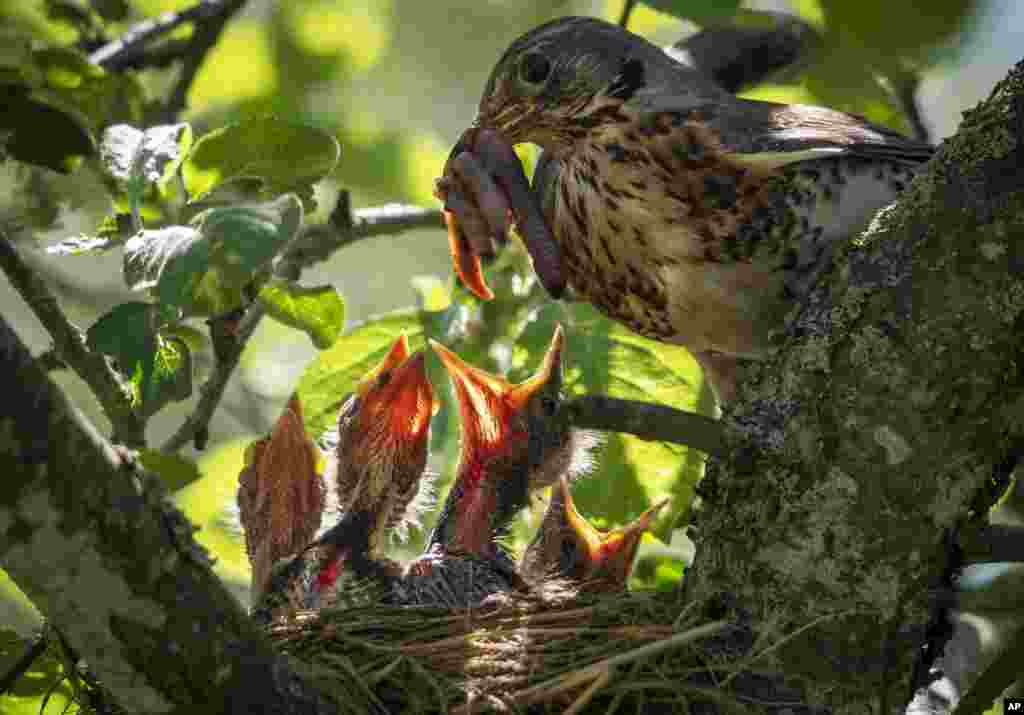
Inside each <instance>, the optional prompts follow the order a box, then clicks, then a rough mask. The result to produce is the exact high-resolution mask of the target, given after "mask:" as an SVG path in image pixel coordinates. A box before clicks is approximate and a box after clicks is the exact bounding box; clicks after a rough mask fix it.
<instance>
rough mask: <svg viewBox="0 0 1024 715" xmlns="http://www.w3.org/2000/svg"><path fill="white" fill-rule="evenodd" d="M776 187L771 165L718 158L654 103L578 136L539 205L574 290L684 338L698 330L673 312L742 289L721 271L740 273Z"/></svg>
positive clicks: (625, 317) (629, 320) (770, 214)
mask: <svg viewBox="0 0 1024 715" xmlns="http://www.w3.org/2000/svg"><path fill="white" fill-rule="evenodd" d="M777 187H778V182H777V180H776V178H775V176H774V173H771V172H763V171H754V170H752V169H750V168H747V167H744V166H742V165H740V164H737V163H735V162H733V161H731V160H729V159H728V158H727V157H726V155H725V154H724V152H723V151H722V150H721V148H720V145H719V144H718V143H717V141H716V140H715V137H714V136H712V135H711V134H710V133H709V132H708V131H706V130H705V129H704V128H703V127H702V126H701V125H699V124H697V123H695V122H693V121H689V120H685V119H683V118H682V115H679V114H668V113H666V114H661V115H657V116H655V117H653V118H651V119H647V120H645V121H644V122H632V123H627V124H616V125H609V126H607V127H602V128H600V129H599V130H595V131H593V132H591V133H590V134H589V135H588V137H587V138H586V139H585V140H582V141H580V142H578V143H577V144H576V147H575V151H573V152H570V153H567V154H565V155H564V156H563V157H562V159H561V168H560V172H559V174H558V177H557V180H556V181H555V182H554V185H553V186H552V188H551V190H550V195H549V197H548V200H547V201H546V202H545V207H546V209H547V211H548V216H547V218H548V222H549V225H550V226H551V227H552V230H553V233H554V235H555V238H556V240H557V241H558V243H559V246H560V248H561V250H562V253H563V257H564V260H565V266H566V272H567V274H568V278H569V283H570V285H571V286H572V287H573V289H574V290H575V291H576V292H577V293H578V294H579V295H580V296H581V297H584V298H586V299H588V300H590V301H591V302H593V303H595V304H596V305H597V306H598V307H599V308H601V309H602V311H604V312H605V313H606V314H608V315H609V316H610V317H612V318H614V319H616V320H619V321H621V322H623V323H625V324H627V325H629V326H630V327H632V328H633V329H634V330H637V331H638V332H641V333H643V334H646V335H648V336H650V337H655V338H659V339H662V340H670V341H673V342H682V343H684V344H691V345H693V344H695V343H703V342H707V341H706V340H704V339H702V338H699V337H698V336H697V335H695V334H692V333H693V330H691V329H690V328H689V327H687V326H682V325H680V323H681V322H682V321H685V320H688V318H686V317H683V316H686V315H687V314H691V313H693V312H694V310H695V309H696V307H699V306H702V305H703V306H705V307H707V306H712V305H714V304H715V303H716V302H721V300H722V297H723V295H725V296H728V294H729V293H730V292H738V293H742V292H743V290H742V289H740V288H738V287H737V286H736V285H734V281H735V280H736V279H734V278H733V277H732V276H731V275H729V273H731V272H734V270H738V271H739V272H740V273H742V274H744V275H743V276H741V280H742V281H744V282H745V283H749V280H748V279H747V277H746V274H747V273H749V272H750V268H749V265H743V264H749V259H750V256H751V255H752V253H753V252H754V250H755V249H756V248H757V247H758V244H759V243H761V240H760V239H761V238H762V237H763V236H765V235H768V231H767V230H766V229H771V228H773V226H770V225H769V224H770V223H772V222H773V221H775V222H776V223H777V216H778V211H777V210H775V206H776V205H778V204H779V203H780V202H779V200H778V190H777ZM755 227H758V228H755ZM723 272H724V274H723ZM734 289H736V290H734ZM708 294H715V295H714V296H713V297H712V298H711V299H709V298H708ZM737 297H738V298H740V299H741V300H742V299H743V298H742V295H740V296H737ZM726 300H727V302H728V298H727V299H726ZM690 318H692V315H691V316H690ZM697 330H698V331H699V330H700V329H699V327H698V328H697ZM712 342H714V341H712Z"/></svg>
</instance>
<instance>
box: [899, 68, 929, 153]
mask: <svg viewBox="0 0 1024 715" xmlns="http://www.w3.org/2000/svg"><path fill="white" fill-rule="evenodd" d="M920 84H921V78H920V77H918V76H917V75H916V74H915V75H911V76H910V77H907V78H905V79H904V78H897V79H896V81H895V85H896V86H895V91H896V98H897V99H898V100H899V102H900V104H901V105H902V107H903V111H904V112H905V113H906V115H907V121H909V122H910V126H911V128H912V129H913V131H914V138H915V139H917V140H918V141H922V142H927V143H931V134H930V132H929V131H928V126H927V125H926V124H925V123H924V117H923V116H922V115H921V108H920V107H919V106H918V104H917V89H918V87H919V86H920Z"/></svg>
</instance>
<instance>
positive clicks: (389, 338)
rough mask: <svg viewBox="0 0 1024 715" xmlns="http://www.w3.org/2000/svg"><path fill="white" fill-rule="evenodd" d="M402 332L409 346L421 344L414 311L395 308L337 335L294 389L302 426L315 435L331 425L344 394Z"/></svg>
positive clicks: (417, 319) (415, 347) (418, 324)
mask: <svg viewBox="0 0 1024 715" xmlns="http://www.w3.org/2000/svg"><path fill="white" fill-rule="evenodd" d="M402 333H405V335H406V336H407V337H408V338H409V346H410V349H412V350H416V349H418V348H420V347H422V346H423V343H424V340H425V338H424V335H423V332H422V328H421V327H420V321H419V315H418V313H417V312H416V311H413V310H403V311H396V312H394V313H388V314H387V315H384V316H381V317H378V318H373V319H370V320H368V321H367V322H365V323H363V324H362V325H360V326H358V327H356V328H354V329H353V330H351V331H350V332H348V333H347V334H345V335H343V336H341V337H340V338H338V339H337V340H336V341H335V343H334V345H332V346H331V347H330V348H328V349H327V350H324V351H323V352H322V353H320V354H319V355H318V356H317V358H316V360H314V361H313V362H312V363H310V365H309V367H307V368H306V370H305V372H303V373H302V377H301V378H300V379H299V384H298V387H297V388H296V393H297V394H298V396H299V398H300V399H301V400H302V406H303V409H304V411H305V414H306V429H307V431H309V433H310V434H311V435H314V436H319V435H320V434H322V433H323V432H324V431H325V430H326V429H328V428H330V427H333V426H334V422H335V421H336V420H337V418H338V408H339V407H340V406H341V403H342V401H343V400H344V398H345V396H346V395H348V394H349V393H350V392H352V390H353V389H355V386H356V384H357V383H358V382H359V380H361V379H362V377H363V376H364V375H365V374H366V373H367V372H369V371H370V370H371V369H372V368H373V367H375V366H376V365H377V364H378V363H379V362H380V361H381V360H382V359H383V358H384V355H385V354H386V353H387V351H388V350H389V349H390V348H391V345H392V344H393V343H394V342H395V340H396V339H397V338H398V336H399V335H401V334H402Z"/></svg>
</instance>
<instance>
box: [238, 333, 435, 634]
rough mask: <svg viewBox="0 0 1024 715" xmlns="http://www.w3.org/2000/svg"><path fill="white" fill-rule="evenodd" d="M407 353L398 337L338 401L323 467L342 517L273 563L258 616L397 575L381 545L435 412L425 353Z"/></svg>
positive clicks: (410, 493)
mask: <svg viewBox="0 0 1024 715" xmlns="http://www.w3.org/2000/svg"><path fill="white" fill-rule="evenodd" d="M408 352H409V350H408V343H407V341H406V339H405V337H404V336H403V337H401V338H399V340H398V341H397V342H396V343H395V345H394V346H393V347H392V349H391V352H390V353H389V354H388V356H387V357H386V358H385V359H384V362H383V363H382V364H381V365H380V366H379V367H378V368H377V369H375V370H374V371H372V372H371V373H370V374H369V375H367V377H365V378H364V379H363V380H362V382H361V383H360V385H359V387H358V388H357V390H356V392H355V393H354V394H353V395H352V396H351V397H349V398H348V400H346V401H345V403H344V404H343V405H342V407H341V411H340V413H339V416H338V429H337V435H336V437H335V438H333V439H332V440H330V442H331V449H330V453H329V455H328V466H327V471H326V475H325V482H326V484H327V491H328V492H329V493H330V494H333V499H334V501H335V502H336V504H337V509H338V512H339V514H340V516H339V518H337V520H336V521H335V523H333V524H332V525H330V526H329V527H328V528H326V530H322V533H321V534H320V535H319V536H318V537H317V538H316V539H315V540H313V541H312V543H309V544H308V545H307V546H305V548H303V549H302V550H301V551H299V552H298V553H297V554H296V555H294V556H293V557H292V558H290V559H287V560H284V561H279V562H278V565H277V566H276V567H275V571H274V574H273V575H272V577H271V578H270V582H269V585H268V586H267V588H266V590H265V592H264V593H263V594H262V595H261V597H260V599H259V602H258V605H257V607H256V608H255V609H254V611H253V616H254V618H256V619H257V620H258V621H260V622H262V623H269V622H271V621H273V620H276V619H278V618H281V617H283V616H286V615H287V614H290V613H294V612H295V611H296V610H299V609H318V608H325V607H328V606H333V605H339V604H340V603H342V602H346V603H352V604H353V605H354V604H355V603H362V602H367V601H369V600H375V599H379V598H383V597H384V596H385V595H386V593H387V592H388V589H389V587H390V584H391V583H392V582H393V581H394V579H396V578H397V577H398V576H399V575H400V573H401V569H400V567H399V566H398V565H397V564H395V563H394V562H392V561H390V560H387V559H385V558H384V557H383V548H384V545H385V539H386V537H387V536H388V534H389V533H391V532H393V531H395V530H400V529H402V528H404V526H405V524H406V522H407V520H408V519H409V518H410V516H411V514H410V511H409V508H410V505H413V504H415V503H416V502H417V492H418V491H419V490H420V489H421V486H422V484H423V476H424V471H425V467H426V461H427V451H428V445H429V427H430V418H431V415H432V414H433V412H434V411H435V402H434V397H433V391H432V389H431V386H430V383H429V381H428V380H427V374H426V368H425V356H424V354H423V353H422V352H418V353H416V354H415V355H413V356H412V357H409V355H408ZM315 518H316V517H313V516H311V517H310V519H311V520H314V519H315ZM363 586H367V588H363Z"/></svg>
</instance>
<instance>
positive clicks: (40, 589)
mask: <svg viewBox="0 0 1024 715" xmlns="http://www.w3.org/2000/svg"><path fill="white" fill-rule="evenodd" d="M0 395H3V399H2V400H0V474H3V479H2V480H0V567H2V568H3V569H4V570H5V571H6V572H7V573H8V574H9V575H10V576H11V578H12V579H14V581H15V583H17V584H18V586H19V587H20V588H21V589H22V591H24V592H25V594H26V595H27V596H28V597H29V598H30V599H31V600H32V602H33V603H34V604H35V605H36V607H37V608H38V609H39V610H40V611H41V612H42V613H43V615H44V616H45V617H46V618H47V619H48V620H49V621H51V622H52V623H53V624H54V625H55V626H56V627H57V628H58V629H59V630H60V631H61V632H62V633H63V634H64V635H65V637H66V638H67V639H68V641H69V643H70V645H71V646H72V647H73V648H74V649H75V650H76V652H78V653H79V654H80V655H81V657H83V658H84V659H85V660H86V662H87V663H88V664H89V667H90V668H91V670H92V671H93V673H95V674H96V675H97V676H98V677H99V678H100V680H101V681H102V682H103V684H104V685H105V686H106V687H108V688H109V689H110V691H111V692H112V693H113V694H114V695H115V696H116V698H117V700H118V702H119V703H120V704H121V705H122V706H123V707H125V708H126V709H128V710H129V711H132V712H153V713H156V712H170V711H172V710H174V709H176V708H178V707H183V710H184V711H193V712H194V711H195V710H194V708H195V706H198V705H202V706H204V707H207V708H209V707H210V706H211V705H212V706H213V707H214V709H215V710H216V711H218V712H230V713H248V712H255V711H262V710H261V708H267V710H268V711H273V712H296V713H299V712H305V713H318V712H333V710H332V709H329V708H327V707H326V706H325V705H324V704H323V703H321V702H320V700H319V696H318V695H317V693H316V692H315V691H313V690H311V689H310V688H308V687H307V686H306V685H305V684H304V683H303V682H302V680H301V679H300V678H298V677H297V676H296V675H295V674H294V673H293V672H292V671H291V669H290V668H289V666H288V663H287V661H286V659H285V658H284V656H281V655H279V654H277V653H275V652H274V651H273V650H272V649H271V648H270V646H269V644H268V643H267V642H266V641H265V640H264V638H263V637H262V636H261V635H260V634H259V633H258V632H257V631H256V629H255V627H254V626H253V624H252V622H251V621H250V620H249V618H248V617H247V616H246V615H245V613H243V612H242V610H241V609H240V608H239V606H238V603H237V602H236V601H235V600H234V599H233V598H232V597H231V595H230V594H229V593H228V591H227V589H226V588H225V587H224V584H223V583H221V581H220V580H219V579H218V578H217V577H216V576H214V575H213V573H212V572H211V571H210V561H209V557H208V556H207V554H206V552H205V551H204V550H203V549H202V547H200V546H199V545H198V544H196V542H195V541H194V540H193V538H192V531H193V527H192V526H191V524H189V522H188V521H187V520H186V519H185V517H184V516H182V514H181V513H180V512H178V511H177V510H175V509H174V508H173V507H172V506H171V505H170V504H169V503H168V502H166V501H165V500H164V491H163V489H162V486H161V485H160V484H159V483H158V482H156V480H154V479H153V478H152V477H150V476H149V475H147V474H146V473H144V472H142V471H141V470H140V469H139V468H137V467H136V466H135V465H134V464H133V462H132V461H131V460H130V459H126V458H125V456H124V455H123V454H121V453H118V452H117V451H115V450H113V449H111V447H110V446H109V445H108V444H107V443H105V442H104V441H103V439H102V438H101V437H99V435H97V434H96V432H95V430H94V428H92V426H91V425H89V424H88V423H87V422H86V421H85V420H84V419H83V418H82V417H81V415H80V414H79V413H78V411H77V410H75V409H74V408H73V407H71V406H70V405H69V404H68V403H67V401H66V400H65V398H64V396H63V394H62V393H61V392H60V390H59V389H58V388H57V387H55V386H54V385H53V383H51V382H50V381H49V379H48V378H47V376H46V375H45V374H44V373H43V372H42V370H41V369H40V368H39V366H38V365H36V363H35V361H34V360H33V358H32V356H31V355H30V354H29V353H28V350H27V349H26V348H25V346H24V344H22V343H21V341H20V340H19V339H18V336H17V335H16V334H15V333H14V332H13V331H12V330H11V329H10V327H9V326H8V325H7V323H6V322H5V321H4V320H3V319H2V318H0ZM190 709H191V710H190Z"/></svg>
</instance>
